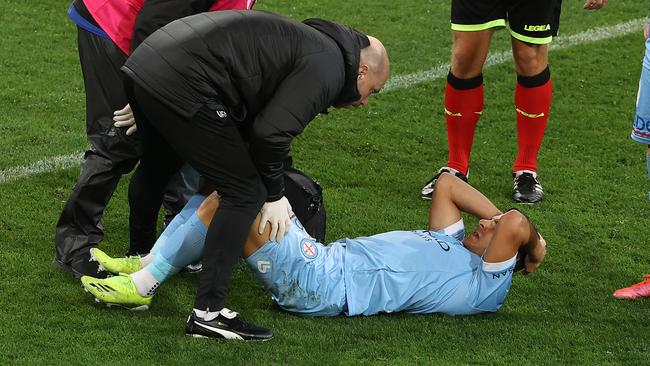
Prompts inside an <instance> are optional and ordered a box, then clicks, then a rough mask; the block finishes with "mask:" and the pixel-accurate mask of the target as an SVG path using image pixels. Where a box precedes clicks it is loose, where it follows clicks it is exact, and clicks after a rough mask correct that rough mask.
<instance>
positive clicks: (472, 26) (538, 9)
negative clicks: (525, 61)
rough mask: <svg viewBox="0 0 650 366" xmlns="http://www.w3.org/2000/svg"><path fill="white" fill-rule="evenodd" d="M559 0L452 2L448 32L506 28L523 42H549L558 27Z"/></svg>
mask: <svg viewBox="0 0 650 366" xmlns="http://www.w3.org/2000/svg"><path fill="white" fill-rule="evenodd" d="M561 7H562V0H452V2H451V29H452V30H454V31H460V32H475V31H481V30H485V29H490V28H495V27H505V26H506V23H507V24H508V26H509V28H510V34H511V35H512V36H513V37H514V38H516V39H518V40H520V41H523V42H527V43H534V44H547V43H550V42H551V40H552V39H553V37H554V36H556V35H557V30H558V27H559V26H560V10H561Z"/></svg>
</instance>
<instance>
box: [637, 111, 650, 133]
mask: <svg viewBox="0 0 650 366" xmlns="http://www.w3.org/2000/svg"><path fill="white" fill-rule="evenodd" d="M634 133H635V134H637V135H639V136H643V137H650V119H644V118H643V117H641V116H636V118H635V119H634Z"/></svg>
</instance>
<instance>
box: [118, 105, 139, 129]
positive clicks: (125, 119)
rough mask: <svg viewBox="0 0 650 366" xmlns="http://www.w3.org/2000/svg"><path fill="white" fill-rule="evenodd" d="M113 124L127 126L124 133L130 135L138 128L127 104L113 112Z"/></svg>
mask: <svg viewBox="0 0 650 366" xmlns="http://www.w3.org/2000/svg"><path fill="white" fill-rule="evenodd" d="M113 121H114V122H115V123H113V126H115V127H128V129H127V130H126V135H127V136H131V135H133V134H134V133H135V131H137V130H138V126H137V125H136V124H135V117H133V111H132V110H131V106H130V105H129V104H127V105H125V106H124V108H122V109H120V110H117V111H115V112H113Z"/></svg>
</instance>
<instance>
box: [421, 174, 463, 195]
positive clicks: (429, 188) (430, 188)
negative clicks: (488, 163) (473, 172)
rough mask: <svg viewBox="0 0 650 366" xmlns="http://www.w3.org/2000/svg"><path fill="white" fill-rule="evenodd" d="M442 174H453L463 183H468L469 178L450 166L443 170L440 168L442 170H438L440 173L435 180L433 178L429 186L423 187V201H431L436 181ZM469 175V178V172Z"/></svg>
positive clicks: (434, 177) (428, 183)
mask: <svg viewBox="0 0 650 366" xmlns="http://www.w3.org/2000/svg"><path fill="white" fill-rule="evenodd" d="M442 173H451V174H453V175H455V176H457V177H458V178H460V179H462V180H463V181H465V182H467V176H465V174H463V173H461V172H459V171H458V170H456V169H454V168H450V167H448V166H443V167H442V168H440V170H438V173H436V175H434V176H433V178H431V179H430V180H429V181H428V182H427V184H426V185H425V186H424V187H422V191H420V195H421V197H422V199H424V200H430V199H431V194H432V193H433V189H434V187H435V186H436V181H437V180H438V177H440V174H442ZM467 175H468V176H469V172H468V174H467Z"/></svg>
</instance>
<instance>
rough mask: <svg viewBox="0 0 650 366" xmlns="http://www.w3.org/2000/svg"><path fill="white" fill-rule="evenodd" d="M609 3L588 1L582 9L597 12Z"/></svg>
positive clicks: (597, 0)
mask: <svg viewBox="0 0 650 366" xmlns="http://www.w3.org/2000/svg"><path fill="white" fill-rule="evenodd" d="M607 1H608V0H587V1H586V2H585V4H584V5H583V6H582V8H583V9H587V10H597V9H600V8H602V7H603V6H604V5H605V4H607Z"/></svg>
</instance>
